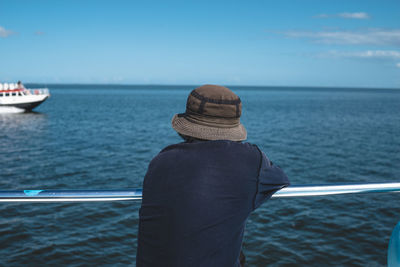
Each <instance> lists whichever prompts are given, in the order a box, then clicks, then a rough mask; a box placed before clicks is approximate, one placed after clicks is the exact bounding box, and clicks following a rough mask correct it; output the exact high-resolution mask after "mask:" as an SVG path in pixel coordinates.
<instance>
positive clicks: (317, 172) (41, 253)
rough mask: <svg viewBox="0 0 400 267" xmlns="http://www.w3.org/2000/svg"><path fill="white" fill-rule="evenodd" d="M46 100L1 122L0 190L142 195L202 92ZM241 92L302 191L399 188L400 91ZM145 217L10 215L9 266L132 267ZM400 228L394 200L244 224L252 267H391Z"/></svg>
mask: <svg viewBox="0 0 400 267" xmlns="http://www.w3.org/2000/svg"><path fill="white" fill-rule="evenodd" d="M30 87H31V86H30ZM48 87H49V89H50V92H51V98H49V99H48V100H47V101H46V102H45V103H43V104H42V105H41V106H39V107H38V108H37V109H35V111H36V112H34V113H22V114H12V113H11V114H10V113H7V114H0V189H1V190H17V189H118V188H141V187H142V182H143V177H144V175H145V173H146V170H147V165H148V163H149V162H150V160H151V159H152V158H153V157H154V156H155V155H156V154H157V153H158V152H159V151H160V150H161V149H162V148H163V147H165V146H167V145H169V144H173V143H178V142H181V140H180V138H179V136H178V135H177V134H176V133H175V132H174V131H173V129H172V128H171V127H170V121H171V118H172V116H173V115H174V114H175V113H180V112H183V111H184V110H185V104H186V98H187V95H188V93H189V92H190V91H191V90H192V89H193V88H194V86H116V85H49V86H48ZM231 88H232V89H233V91H235V92H236V93H237V94H238V95H239V96H240V97H241V99H242V102H243V116H242V122H243V124H244V125H245V126H246V128H247V130H248V141H249V142H251V143H255V144H257V145H258V146H259V147H260V148H261V149H262V150H263V151H264V152H265V153H266V154H267V155H268V157H269V158H270V159H271V160H272V161H273V162H274V163H275V164H278V165H280V166H281V167H282V168H283V169H284V170H285V172H286V173H287V175H288V176H289V178H290V180H291V182H292V184H311V183H315V184H321V183H345V182H389V181H397V182H398V181H400V168H399V167H400V90H389V89H354V88H353V89H351V88H349V89H346V88H290V87H287V88H272V87H266V88H262V87H231ZM139 207H140V202H133V201H131V202H113V203H0V266H41V265H46V266H134V265H135V255H136V242H137V240H136V237H137V226H138V210H139ZM398 221H400V194H396V193H390V194H382V193H376V194H360V195H342V196H324V197H303V198H291V199H281V198H280V199H271V200H269V201H268V202H266V203H265V204H264V205H262V206H261V207H260V208H259V209H258V210H257V211H256V212H255V213H254V214H252V215H251V216H250V218H249V220H248V222H247V227H246V234H245V238H244V245H243V246H244V253H245V255H246V258H247V263H248V265H247V266H385V264H386V255H387V246H388V242H389V238H390V234H391V231H392V230H393V228H394V227H395V225H396V224H397V222H398Z"/></svg>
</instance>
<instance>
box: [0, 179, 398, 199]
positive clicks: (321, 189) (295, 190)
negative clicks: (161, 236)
mask: <svg viewBox="0 0 400 267" xmlns="http://www.w3.org/2000/svg"><path fill="white" fill-rule="evenodd" d="M382 192H400V183H360V184H325V185H292V186H289V187H286V188H283V189H281V190H279V191H278V192H276V193H275V194H274V195H273V196H272V197H273V198H285V197H307V196H327V195H340V194H356V193H382ZM141 199H142V190H141V189H122V190H0V202H93V201H126V200H141Z"/></svg>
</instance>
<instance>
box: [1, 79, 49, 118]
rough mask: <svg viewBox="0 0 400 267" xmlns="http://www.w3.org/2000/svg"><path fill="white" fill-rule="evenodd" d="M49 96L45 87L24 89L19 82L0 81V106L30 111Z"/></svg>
mask: <svg viewBox="0 0 400 267" xmlns="http://www.w3.org/2000/svg"><path fill="white" fill-rule="evenodd" d="M49 97H50V93H49V90H48V89H47V88H35V89H26V88H25V87H23V85H22V84H20V83H19V84H16V83H3V84H2V83H0V107H14V108H19V109H24V110H25V111H31V110H32V109H34V108H35V107H37V106H39V105H40V104H41V103H43V102H44V101H45V100H46V99H47V98H49Z"/></svg>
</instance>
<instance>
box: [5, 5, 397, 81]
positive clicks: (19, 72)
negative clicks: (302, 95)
mask: <svg viewBox="0 0 400 267" xmlns="http://www.w3.org/2000/svg"><path fill="white" fill-rule="evenodd" d="M16 80H22V81H23V82H25V83H27V82H39V83H118V84H203V83H216V84H224V85H271V86H276V85H279V86H341V87H343V86H349V87H385V88H387V87H389V88H400V1H399V0H395V1H390V0H385V1H379V0H375V1H372V0H360V1H354V0H346V1H341V0H314V1H311V0H301V1H296V0H292V1H286V0H280V1H278V0H276V1H232V0H231V1H218V0H215V1H121V0H114V1H111V0H110V1H88V0H82V1H73V0H68V1H67V0H65V1H61V0H60V1H34V0H30V1H15V0H13V1H8V0H0V82H12V81H16Z"/></svg>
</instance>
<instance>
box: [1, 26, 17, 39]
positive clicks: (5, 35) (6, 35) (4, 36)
mask: <svg viewBox="0 0 400 267" xmlns="http://www.w3.org/2000/svg"><path fill="white" fill-rule="evenodd" d="M12 34H14V32H13V31H10V30H6V29H5V28H4V27H1V26H0V37H2V38H7V37H8V36H10V35H12Z"/></svg>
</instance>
